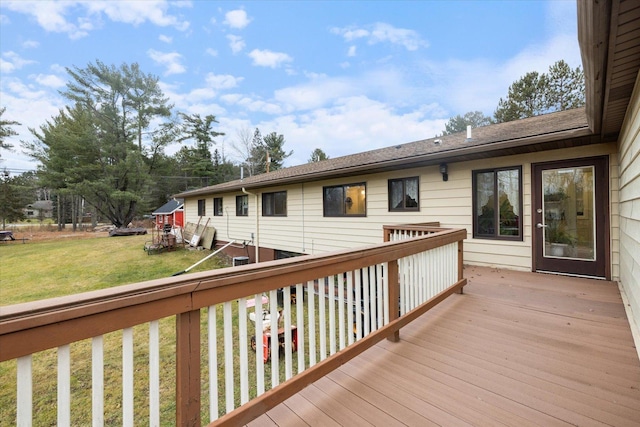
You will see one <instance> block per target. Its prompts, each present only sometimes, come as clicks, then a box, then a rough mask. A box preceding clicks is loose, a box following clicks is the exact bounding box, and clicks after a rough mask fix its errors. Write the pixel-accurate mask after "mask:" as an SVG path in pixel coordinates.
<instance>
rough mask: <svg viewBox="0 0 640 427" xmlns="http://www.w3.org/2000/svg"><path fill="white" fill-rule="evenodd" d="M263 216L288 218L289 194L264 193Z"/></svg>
mask: <svg viewBox="0 0 640 427" xmlns="http://www.w3.org/2000/svg"><path fill="white" fill-rule="evenodd" d="M262 216H287V192H286V191H278V192H275V193H262Z"/></svg>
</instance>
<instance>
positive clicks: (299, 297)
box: [296, 283, 306, 373]
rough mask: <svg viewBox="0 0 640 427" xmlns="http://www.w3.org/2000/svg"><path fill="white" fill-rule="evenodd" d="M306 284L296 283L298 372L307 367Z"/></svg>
mask: <svg viewBox="0 0 640 427" xmlns="http://www.w3.org/2000/svg"><path fill="white" fill-rule="evenodd" d="M305 323H306V322H305V320H304V286H302V283H298V284H296V324H297V329H296V331H297V334H298V337H297V342H298V373H301V372H303V371H304V369H305V363H304V328H305Z"/></svg>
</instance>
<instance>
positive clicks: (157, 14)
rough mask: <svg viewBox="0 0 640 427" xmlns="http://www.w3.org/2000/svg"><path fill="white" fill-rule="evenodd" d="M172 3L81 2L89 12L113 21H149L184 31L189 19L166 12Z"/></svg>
mask: <svg viewBox="0 0 640 427" xmlns="http://www.w3.org/2000/svg"><path fill="white" fill-rule="evenodd" d="M171 4H172V3H169V2H167V1H163V0H146V1H126V2H125V1H91V2H85V3H83V6H84V7H86V9H87V11H88V12H89V13H90V14H100V13H104V14H105V15H106V16H107V17H108V18H109V19H110V20H112V21H114V22H124V23H126V24H133V25H140V24H142V23H144V22H147V21H148V22H150V23H152V24H154V25H157V26H160V27H169V26H170V27H174V28H176V29H177V30H180V31H185V30H187V28H189V21H186V20H182V19H181V18H179V17H177V16H174V15H170V14H168V13H167V11H168V9H169V6H170V5H171Z"/></svg>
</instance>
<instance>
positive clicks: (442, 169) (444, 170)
mask: <svg viewBox="0 0 640 427" xmlns="http://www.w3.org/2000/svg"><path fill="white" fill-rule="evenodd" d="M447 172H448V168H447V164H446V163H440V173H441V174H442V180H443V181H448V180H449V174H448V173H447Z"/></svg>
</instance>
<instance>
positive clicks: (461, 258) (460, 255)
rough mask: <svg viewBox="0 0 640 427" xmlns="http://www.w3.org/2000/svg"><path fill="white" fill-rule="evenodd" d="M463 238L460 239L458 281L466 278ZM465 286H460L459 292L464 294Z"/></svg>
mask: <svg viewBox="0 0 640 427" xmlns="http://www.w3.org/2000/svg"><path fill="white" fill-rule="evenodd" d="M462 242H463V241H462V240H460V241H458V281H460V280H462V279H463V278H464V272H463V261H464V259H463V254H464V248H463V247H462ZM463 289H464V286H460V290H459V291H458V293H459V294H463V293H464V291H463Z"/></svg>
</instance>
